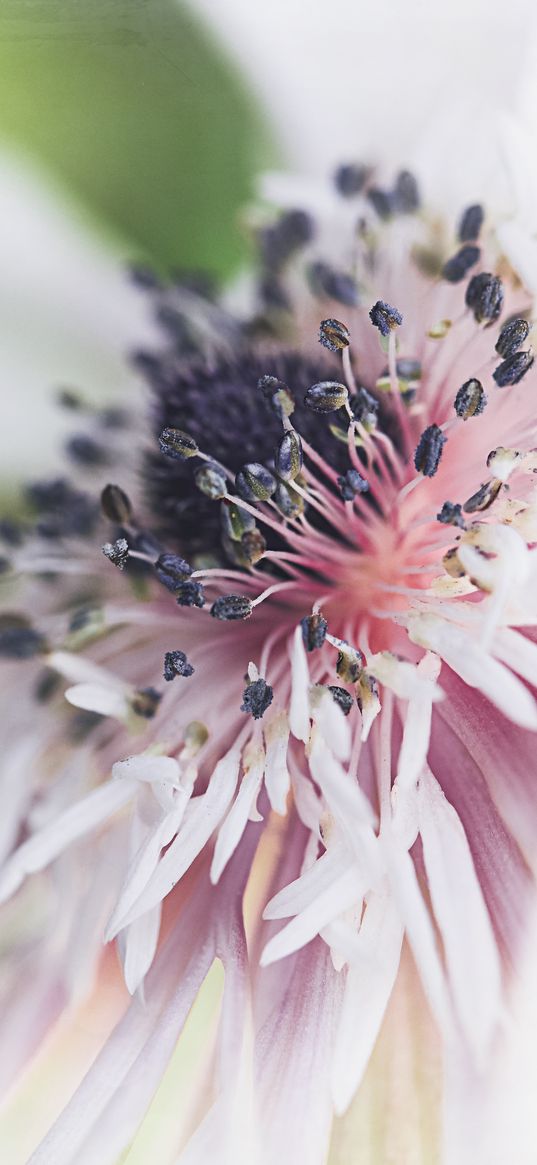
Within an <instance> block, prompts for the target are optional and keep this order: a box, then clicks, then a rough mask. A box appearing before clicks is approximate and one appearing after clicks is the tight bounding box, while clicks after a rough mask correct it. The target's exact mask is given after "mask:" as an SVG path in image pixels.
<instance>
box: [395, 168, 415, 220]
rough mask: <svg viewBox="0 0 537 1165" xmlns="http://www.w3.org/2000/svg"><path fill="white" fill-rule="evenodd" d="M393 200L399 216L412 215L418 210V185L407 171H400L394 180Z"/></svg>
mask: <svg viewBox="0 0 537 1165" xmlns="http://www.w3.org/2000/svg"><path fill="white" fill-rule="evenodd" d="M393 199H394V203H395V208H396V210H398V211H399V213H400V214H414V212H415V211H416V210H419V208H420V192H419V188H418V183H417V182H416V179H415V177H414V175H413V174H411V173H410V171H409V170H401V171H400V173H399V174H398V175H397V178H396V179H395V186H394V191H393Z"/></svg>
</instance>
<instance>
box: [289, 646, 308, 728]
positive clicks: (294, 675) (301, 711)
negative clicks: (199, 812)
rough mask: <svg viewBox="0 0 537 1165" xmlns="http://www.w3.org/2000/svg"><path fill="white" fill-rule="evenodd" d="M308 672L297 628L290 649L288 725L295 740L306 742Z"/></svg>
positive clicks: (304, 652)
mask: <svg viewBox="0 0 537 1165" xmlns="http://www.w3.org/2000/svg"><path fill="white" fill-rule="evenodd" d="M309 682H310V677H309V671H308V661H307V659H306V651H305V648H304V643H303V640H302V628H301V627H297V628H296V631H295V633H294V636H293V645H292V649H291V706H290V709H289V723H290V725H291V732H292V733H293V736H296V738H297V740H303V741H304V743H306V742H307V740H308V738H309V734H310V714H309V702H308V692H309Z"/></svg>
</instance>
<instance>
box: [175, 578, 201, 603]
mask: <svg viewBox="0 0 537 1165" xmlns="http://www.w3.org/2000/svg"><path fill="white" fill-rule="evenodd" d="M175 598H176V601H177V603H178V605H179V606H180V607H200V608H201V607H204V606H205V592H204V590H203V587H202V585H201V583H198V582H192V581H190V580H189V581H188V582H184V583H181V585H180V586H179V587H177V590H176V591H175Z"/></svg>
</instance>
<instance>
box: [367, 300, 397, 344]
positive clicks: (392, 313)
mask: <svg viewBox="0 0 537 1165" xmlns="http://www.w3.org/2000/svg"><path fill="white" fill-rule="evenodd" d="M369 319H370V320H371V323H372V324H373V327H375V328H378V330H379V332H380V334H381V336H389V334H390V332H392V331H393V330H394V328H398V327H399V326H400V324H402V322H403V317H402V315H401V312H399V311H398V310H397V308H396V307H392V306H391V304H389V303H385V302H384V300H382V299H378V300H377V302H376V303H374V304H373V307H372V308H371V311H370V312H369Z"/></svg>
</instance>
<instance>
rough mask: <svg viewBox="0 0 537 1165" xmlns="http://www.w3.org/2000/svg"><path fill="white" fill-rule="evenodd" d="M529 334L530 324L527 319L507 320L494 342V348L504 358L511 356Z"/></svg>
mask: <svg viewBox="0 0 537 1165" xmlns="http://www.w3.org/2000/svg"><path fill="white" fill-rule="evenodd" d="M529 334H530V325H529V323H528V321H527V320H523V319H516V320H508V321H507V323H506V324H504V325H503V328H502V330H501V332H500V334H499V336H498V339H497V341H496V344H495V350H496V352H497V353H498V356H503V358H504V359H506V358H508V357H509V356H513V355H514V353H515V352H518V349H519V348H521V347H522V345H523V344H524V343H525V342H526V340H527V338H528V336H529Z"/></svg>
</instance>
